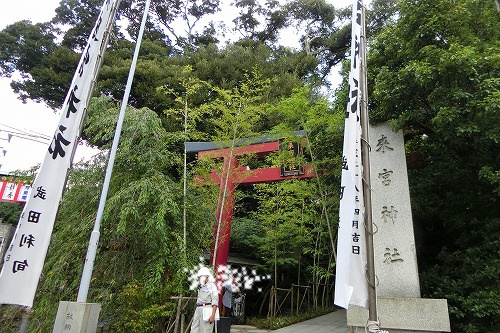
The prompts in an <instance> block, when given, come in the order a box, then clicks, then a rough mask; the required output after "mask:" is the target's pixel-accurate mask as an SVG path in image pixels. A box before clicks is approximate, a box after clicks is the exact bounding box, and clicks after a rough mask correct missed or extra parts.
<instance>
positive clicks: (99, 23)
mask: <svg viewBox="0 0 500 333" xmlns="http://www.w3.org/2000/svg"><path fill="white" fill-rule="evenodd" d="M101 23H102V17H101V16H99V20H98V21H97V24H96V26H95V29H94V33H93V34H92V39H93V40H94V41H95V42H97V41H99V39H98V38H97V31H99V27H100V26H101Z"/></svg>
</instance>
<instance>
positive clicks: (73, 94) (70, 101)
mask: <svg viewBox="0 0 500 333" xmlns="http://www.w3.org/2000/svg"><path fill="white" fill-rule="evenodd" d="M77 90H78V85H76V84H75V87H74V88H73V90H72V91H71V94H70V95H69V99H68V104H69V106H68V112H66V118H69V116H70V113H76V111H78V109H77V108H76V106H75V104H78V103H80V99H79V98H78V97H76V91H77Z"/></svg>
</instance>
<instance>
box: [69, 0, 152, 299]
mask: <svg viewBox="0 0 500 333" xmlns="http://www.w3.org/2000/svg"><path fill="white" fill-rule="evenodd" d="M150 3H151V0H147V1H146V6H145V8H144V14H143V16H142V22H141V27H140V30H139V34H138V36H137V43H136V45H135V52H134V57H133V59H132V64H131V66H130V71H129V75H128V79H127V85H126V87H125V92H124V94H123V100H122V105H121V108H120V114H119V116H118V123H117V124H116V131H115V136H114V139H113V145H112V146H111V151H110V154H109V161H108V166H107V169H106V176H105V177H104V183H103V187H102V192H101V198H100V200H99V207H98V209H97V216H96V220H95V223H94V230H92V234H91V235H90V240H89V247H88V250H87V257H86V258H85V265H84V267H83V272H82V279H81V281H80V289H79V290H78V297H77V300H76V301H77V302H79V303H85V302H86V301H87V294H88V291H89V286H90V279H91V277H92V271H93V268H94V261H95V256H96V252H97V244H98V242H99V236H100V231H99V230H100V227H101V219H102V214H103V211H104V205H105V204H106V197H107V195H108V190H109V182H110V180H111V174H112V173H113V165H114V162H115V157H116V150H117V148H118V142H119V140H120V134H121V130H122V125H123V118H124V116H125V109H126V108H127V103H128V98H129V96H130V90H131V89H132V82H133V79H134V74H135V68H136V65H137V58H138V57H139V50H140V48H141V42H142V35H143V33H144V27H145V25H146V20H147V18H148V11H149V5H150Z"/></svg>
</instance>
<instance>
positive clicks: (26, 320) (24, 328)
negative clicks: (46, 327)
mask: <svg viewBox="0 0 500 333" xmlns="http://www.w3.org/2000/svg"><path fill="white" fill-rule="evenodd" d="M22 312H23V313H22V319H21V325H19V333H26V332H28V326H29V324H30V317H31V314H32V310H31V308H30V307H24V308H23V310H22Z"/></svg>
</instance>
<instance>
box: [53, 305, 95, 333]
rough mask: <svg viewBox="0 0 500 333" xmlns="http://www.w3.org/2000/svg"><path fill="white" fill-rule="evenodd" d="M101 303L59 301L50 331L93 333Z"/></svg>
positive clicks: (56, 332) (58, 332)
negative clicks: (52, 327)
mask: <svg viewBox="0 0 500 333" xmlns="http://www.w3.org/2000/svg"><path fill="white" fill-rule="evenodd" d="M100 312H101V304H98V303H78V302H67V301H61V302H59V308H58V310H57V316H56V322H55V324H54V330H53V331H52V333H95V332H96V330H97V322H98V321H99V313H100Z"/></svg>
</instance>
